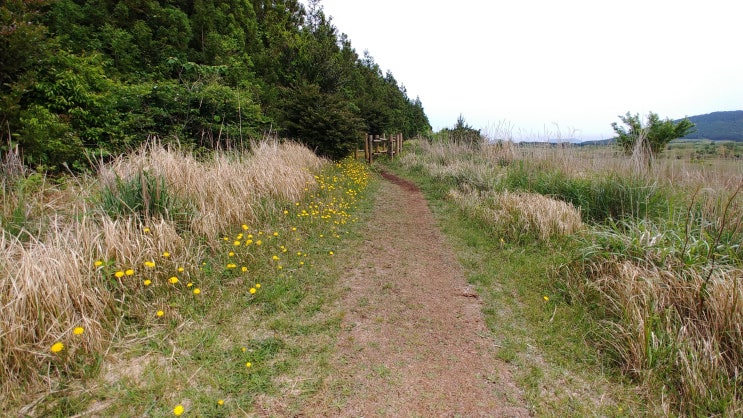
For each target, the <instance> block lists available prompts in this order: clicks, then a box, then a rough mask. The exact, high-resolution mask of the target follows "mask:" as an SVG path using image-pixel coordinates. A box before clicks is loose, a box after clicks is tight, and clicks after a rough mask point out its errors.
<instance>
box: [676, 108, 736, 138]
mask: <svg viewBox="0 0 743 418" xmlns="http://www.w3.org/2000/svg"><path fill="white" fill-rule="evenodd" d="M688 119H689V120H690V121H692V122H693V123H694V125H696V126H695V127H696V131H694V132H692V133H690V134H689V135H686V136H685V137H684V138H685V139H713V140H720V141H726V140H727V141H743V110H733V111H727V112H712V113H708V114H706V115H696V116H689V117H688Z"/></svg>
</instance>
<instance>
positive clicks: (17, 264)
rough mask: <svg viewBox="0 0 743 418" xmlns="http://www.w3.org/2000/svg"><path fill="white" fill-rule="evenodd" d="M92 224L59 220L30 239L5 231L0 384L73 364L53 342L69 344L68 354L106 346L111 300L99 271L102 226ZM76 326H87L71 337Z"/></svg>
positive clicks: (0, 242) (0, 272)
mask: <svg viewBox="0 0 743 418" xmlns="http://www.w3.org/2000/svg"><path fill="white" fill-rule="evenodd" d="M87 226H90V224H89V223H88V222H86V221H83V222H82V223H81V224H78V225H57V226H55V229H54V230H53V232H50V233H49V234H48V235H47V236H45V237H43V238H42V239H37V238H34V239H32V240H31V241H30V242H28V243H26V244H24V243H22V242H20V241H19V240H18V239H17V238H15V237H11V236H10V235H9V234H3V235H2V236H0V248H1V251H0V253H1V254H0V306H2V315H0V363H1V364H2V370H0V382H2V385H0V386H1V387H3V388H5V390H9V389H11V388H13V387H14V386H15V384H19V383H25V382H26V381H33V380H36V379H38V378H39V377H40V376H39V374H40V372H41V373H42V375H44V374H47V373H49V374H53V375H56V373H59V372H66V371H67V367H68V363H65V362H62V361H59V356H58V355H54V354H52V353H51V351H50V348H51V347H52V345H53V344H54V343H55V342H63V343H64V344H65V346H66V349H65V350H66V353H67V354H66V355H65V356H67V357H70V356H72V354H71V353H73V352H74V353H91V352H95V351H98V350H100V349H101V348H102V347H103V346H104V344H105V343H104V341H105V340H106V339H107V338H108V332H107V331H106V330H107V325H108V321H109V318H110V309H111V307H112V304H113V302H114V301H113V298H112V295H111V293H110V292H109V291H108V289H107V288H106V287H105V286H103V285H102V283H101V281H100V277H99V276H98V275H97V274H96V273H95V271H94V268H93V263H94V257H95V252H93V251H91V250H92V247H93V246H94V245H93V242H94V241H96V238H97V237H96V232H95V231H96V230H97V229H93V230H92V231H91V232H89V231H88V230H86V227H87ZM75 327H83V328H84V330H85V332H84V333H83V334H82V335H73V333H72V331H73V328H75ZM63 354H64V353H63ZM73 358H74V357H73ZM47 377H50V376H49V375H48V374H47ZM5 390H4V391H3V392H5Z"/></svg>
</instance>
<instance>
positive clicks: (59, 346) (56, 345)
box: [50, 342, 64, 353]
mask: <svg viewBox="0 0 743 418" xmlns="http://www.w3.org/2000/svg"><path fill="white" fill-rule="evenodd" d="M50 350H51V351H52V353H59V352H60V351H62V350H64V344H62V343H60V342H56V343H54V344H52V348H50Z"/></svg>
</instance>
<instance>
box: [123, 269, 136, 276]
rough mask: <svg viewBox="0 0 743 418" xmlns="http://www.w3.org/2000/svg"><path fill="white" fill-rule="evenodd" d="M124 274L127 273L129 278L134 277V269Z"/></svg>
mask: <svg viewBox="0 0 743 418" xmlns="http://www.w3.org/2000/svg"><path fill="white" fill-rule="evenodd" d="M124 273H125V274H126V275H127V276H133V275H134V270H132V269H128V270H127V271H125V272H124Z"/></svg>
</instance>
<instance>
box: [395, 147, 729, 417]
mask: <svg viewBox="0 0 743 418" xmlns="http://www.w3.org/2000/svg"><path fill="white" fill-rule="evenodd" d="M408 150H409V151H408V152H407V153H406V154H404V155H403V156H402V157H401V158H398V159H397V160H396V161H395V162H394V164H391V165H390V167H391V168H393V169H395V170H396V171H398V172H400V173H402V174H405V175H407V176H410V177H413V178H415V179H417V181H418V182H420V183H421V184H424V185H426V187H425V189H426V190H427V192H428V195H429V198H430V199H431V201H432V202H434V203H433V206H434V207H437V208H439V213H440V215H441V222H442V224H443V225H444V228H445V229H446V230H447V231H448V232H449V233H450V234H452V236H454V237H456V238H457V240H458V241H459V242H460V257H461V259H462V260H463V263H464V264H465V266H466V267H468V268H469V269H470V274H471V280H472V281H473V282H474V283H477V284H480V285H481V286H482V287H483V289H484V291H485V292H488V293H489V294H490V295H491V296H492V299H491V301H490V303H491V304H492V308H490V309H487V310H486V314H487V315H488V320H489V321H490V322H491V324H492V325H491V328H492V329H494V331H496V332H502V333H503V338H504V342H503V347H502V356H503V357H504V358H507V359H510V360H511V361H513V362H515V363H516V364H517V365H518V367H517V371H516V373H517V374H518V375H519V376H521V380H522V382H523V384H524V385H525V386H526V387H527V388H530V389H529V390H528V393H529V394H530V399H529V400H530V402H531V403H532V407H533V408H534V409H535V411H536V412H537V414H538V415H557V416H560V415H562V414H565V413H570V411H571V410H573V408H575V409H574V410H575V411H578V414H579V415H583V414H586V415H591V414H593V412H591V411H603V412H600V413H598V415H603V414H606V415H624V414H629V415H643V414H652V415H657V414H670V415H677V414H680V415H691V416H698V415H705V416H708V415H720V416H731V415H737V414H740V413H741V411H742V409H741V408H743V405H742V404H741V401H742V400H743V399H742V398H741V393H740V391H739V390H738V388H739V387H740V383H741V382H740V379H741V378H740V376H741V371H742V368H743V345H742V344H741V341H743V338H742V337H743V329H742V328H741V324H742V323H743V321H742V320H743V307H742V306H741V303H740V300H741V297H743V291H742V289H741V279H743V270H741V267H742V260H743V257H742V256H743V250H742V249H741V247H740V242H741V238H743V231H741V229H740V226H741V223H742V221H743V219H742V218H743V197H742V196H741V192H743V191H742V190H741V187H743V166H741V165H740V162H739V161H735V160H730V159H718V160H710V159H705V160H701V161H700V160H699V159H697V158H691V157H689V158H676V157H675V156H670V155H669V156H665V158H660V159H658V160H656V161H655V163H654V165H653V167H652V170H647V171H646V170H642V171H637V169H636V168H635V166H633V164H632V163H631V162H630V161H628V159H627V158H626V157H624V156H623V155H621V154H619V153H617V151H616V150H615V149H612V148H608V147H607V148H603V147H600V148H577V147H550V146H517V145H514V144H511V143H507V142H506V143H497V144H490V145H486V146H484V147H482V148H479V149H473V148H470V147H463V146H459V145H457V144H451V143H442V142H428V141H421V142H415V143H412V144H409V146H408ZM452 208H456V211H454V210H453V209H452ZM463 219H464V220H463ZM471 223H475V226H474V227H473V226H469V225H470V224H471ZM483 231H485V232H483ZM502 306H508V307H509V308H508V309H502V308H498V307H502ZM504 312H505V313H504ZM496 324H497V325H496ZM504 324H508V325H504ZM535 353H538V354H541V355H542V357H541V358H538V359H535V358H534V355H535ZM582 370H589V372H588V373H587V374H585V373H582V372H581V371H582ZM590 387H602V388H606V389H605V392H606V393H607V396H606V397H605V398H602V399H601V401H602V402H605V403H602V402H598V401H597V400H596V399H592V397H591V396H590V393H591V391H590V390H585V389H586V388H590ZM581 388H583V389H584V391H583V392H582V391H581ZM592 400H593V401H596V402H598V403H597V404H595V405H592Z"/></svg>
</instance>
